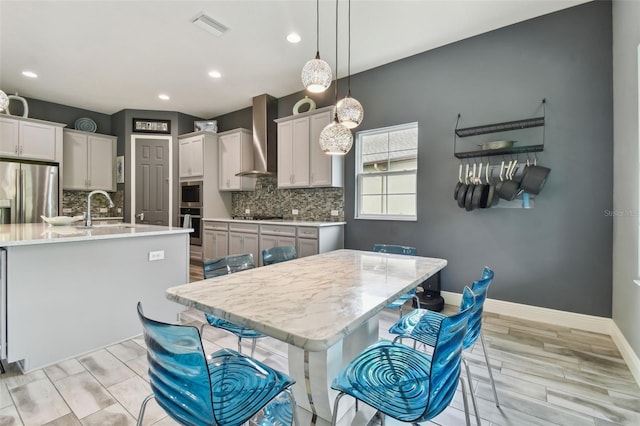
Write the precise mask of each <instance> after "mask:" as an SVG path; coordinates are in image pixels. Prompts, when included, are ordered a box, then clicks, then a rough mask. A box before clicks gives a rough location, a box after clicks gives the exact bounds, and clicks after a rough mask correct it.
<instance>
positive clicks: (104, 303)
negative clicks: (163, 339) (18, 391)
mask: <svg viewBox="0 0 640 426" xmlns="http://www.w3.org/2000/svg"><path fill="white" fill-rule="evenodd" d="M3 250H5V251H6V252H5V254H6V268H5V270H6V279H4V280H3V281H4V282H5V283H6V287H5V288H6V293H5V297H6V299H5V303H3V306H2V310H3V311H4V309H5V308H6V311H5V312H6V324H5V325H4V327H5V330H6V334H5V339H4V342H3V343H5V342H6V345H4V344H3V345H2V350H3V352H4V353H3V354H2V355H3V356H1V357H0V358H5V357H6V359H7V361H8V362H10V363H11V362H17V363H18V365H19V366H20V368H21V369H22V370H23V371H24V372H28V371H31V370H34V369H37V368H41V367H44V366H47V365H50V364H53V363H56V362H59V361H61V360H64V359H67V358H70V357H75V356H78V355H79V354H83V353H87V352H90V351H93V350H96V349H98V348H102V347H105V346H109V345H112V344H114V343H117V342H120V341H122V340H126V339H128V338H131V337H134V336H137V335H140V334H141V332H142V329H141V325H140V322H139V320H138V317H137V314H136V304H137V302H138V301H141V302H142V305H143V306H144V307H145V309H148V310H149V312H153V313H154V317H155V318H157V319H158V320H160V321H166V322H175V321H176V319H177V317H178V313H179V312H180V311H182V310H184V307H182V306H181V305H179V304H176V303H173V302H170V301H168V300H167V299H166V297H165V290H166V289H167V288H168V287H171V286H172V285H176V284H178V283H184V282H188V279H189V234H188V233H171V234H169V233H167V234H164V235H148V236H142V235H135V236H133V235H132V236H130V237H127V238H101V239H95V240H93V239H87V240H82V241H64V242H58V243H54V244H21V245H10V246H5V247H4V248H3ZM152 252H153V253H156V255H154V256H156V257H160V255H159V253H162V258H161V259H159V260H154V261H151V260H150V258H151V256H150V254H151V253H152Z"/></svg>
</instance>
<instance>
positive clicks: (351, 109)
mask: <svg viewBox="0 0 640 426" xmlns="http://www.w3.org/2000/svg"><path fill="white" fill-rule="evenodd" d="M348 28H349V43H348V46H349V47H348V61H347V64H348V65H347V72H348V76H347V96H345V97H344V99H342V100H341V101H340V102H338V103H337V105H336V112H337V114H338V120H340V122H341V123H342V124H344V126H345V127H346V128H348V129H353V128H355V127H358V126H359V125H360V123H362V119H363V118H364V108H362V104H360V102H358V100H357V99H355V98H353V97H351V0H349V26H348Z"/></svg>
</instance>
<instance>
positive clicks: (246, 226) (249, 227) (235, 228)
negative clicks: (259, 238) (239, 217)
mask: <svg viewBox="0 0 640 426" xmlns="http://www.w3.org/2000/svg"><path fill="white" fill-rule="evenodd" d="M229 232H246V233H251V234H257V233H258V225H254V224H253V223H235V222H232V223H230V224H229Z"/></svg>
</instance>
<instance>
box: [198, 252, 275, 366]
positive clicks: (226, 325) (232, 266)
mask: <svg viewBox="0 0 640 426" xmlns="http://www.w3.org/2000/svg"><path fill="white" fill-rule="evenodd" d="M252 268H255V263H254V262H253V254H251V253H246V254H237V255H231V256H225V257H219V258H215V259H205V260H204V261H203V269H204V278H205V279H208V278H213V277H219V276H221V275H227V274H232V273H234V272H240V271H244V270H247V269H252ZM204 316H205V319H206V320H207V322H206V323H204V324H202V326H201V327H200V334H202V333H203V331H204V327H205V326H206V325H207V324H209V325H210V326H212V327H215V328H220V329H222V330H225V331H227V332H229V333H231V334H233V335H235V336H236V337H238V352H242V339H244V338H246V339H251V356H253V354H254V353H255V351H256V341H257V339H259V338H261V337H265V335H264V334H262V333H259V332H257V331H255V330H252V329H250V328H247V327H244V326H242V325H239V324H234V323H232V322H230V321H227V320H225V319H222V318H219V317H217V316H215V315H211V314H207V313H205V314H204Z"/></svg>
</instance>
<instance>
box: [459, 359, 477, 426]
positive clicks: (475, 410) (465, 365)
mask: <svg viewBox="0 0 640 426" xmlns="http://www.w3.org/2000/svg"><path fill="white" fill-rule="evenodd" d="M462 363H463V364H464V369H465V370H467V382H468V383H469V393H470V394H471V402H472V403H473V411H474V412H475V413H476V423H478V426H482V425H481V423H480V412H479V411H478V400H477V399H476V394H475V392H474V391H473V379H472V378H471V370H470V369H469V363H467V360H466V359H464V358H462Z"/></svg>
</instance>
